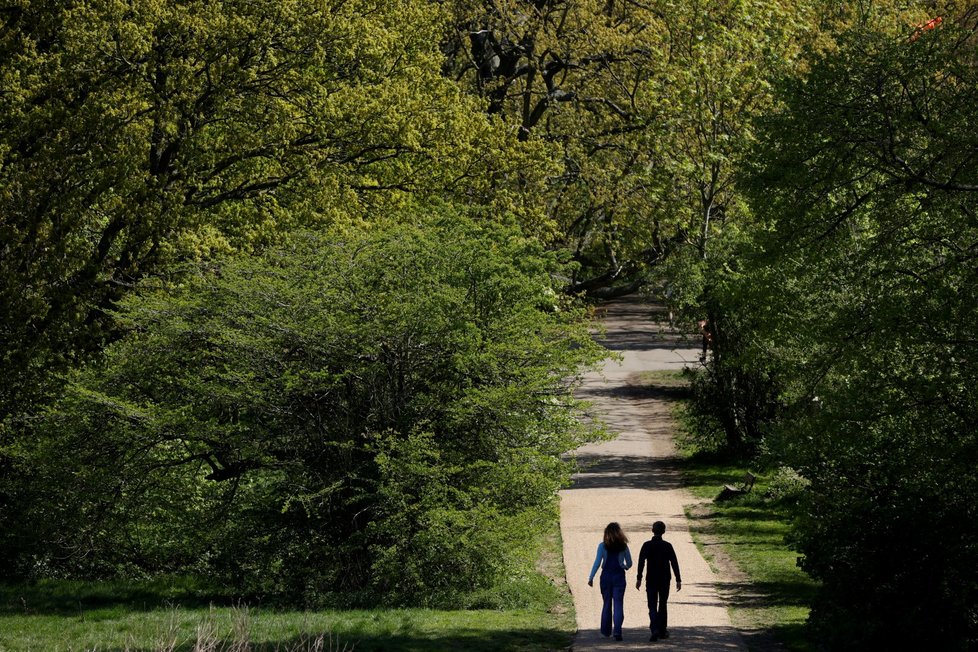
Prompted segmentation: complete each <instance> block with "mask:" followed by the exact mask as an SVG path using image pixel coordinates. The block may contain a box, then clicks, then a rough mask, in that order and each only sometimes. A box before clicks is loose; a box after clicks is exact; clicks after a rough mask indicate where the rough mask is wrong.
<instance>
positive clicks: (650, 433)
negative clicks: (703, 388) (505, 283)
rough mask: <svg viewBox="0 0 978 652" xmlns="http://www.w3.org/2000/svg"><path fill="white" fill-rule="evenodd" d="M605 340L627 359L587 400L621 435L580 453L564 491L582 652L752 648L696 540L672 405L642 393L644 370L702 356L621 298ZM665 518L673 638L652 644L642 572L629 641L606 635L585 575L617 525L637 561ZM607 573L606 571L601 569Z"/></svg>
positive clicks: (564, 528) (590, 389)
mask: <svg viewBox="0 0 978 652" xmlns="http://www.w3.org/2000/svg"><path fill="white" fill-rule="evenodd" d="M603 312H604V315H603V318H602V321H603V323H604V325H605V327H606V328H607V333H606V334H605V336H604V337H603V339H602V343H603V344H605V346H607V347H608V348H610V349H613V350H616V351H618V352H619V353H621V354H622V355H623V356H624V360H623V361H622V362H621V363H618V362H613V361H610V362H608V363H606V365H605V367H604V370H603V373H592V374H588V375H587V376H585V379H584V384H583V386H582V387H581V389H580V391H579V393H578V394H579V396H580V397H581V398H584V399H587V400H589V401H592V402H593V411H594V413H595V414H596V415H598V416H600V418H602V419H603V420H604V421H605V422H606V423H607V425H608V427H609V428H611V429H612V430H613V431H615V432H617V433H619V434H618V437H617V438H616V439H615V440H613V441H610V442H604V443H600V444H589V445H587V446H583V447H582V448H580V449H578V450H577V451H576V452H575V456H576V457H577V459H578V460H579V461H580V462H582V463H583V465H584V467H585V468H584V469H583V472H582V473H579V474H577V475H575V476H574V483H573V486H572V487H571V488H570V489H567V490H564V491H562V492H561V493H560V530H561V535H562V537H563V540H564V564H565V566H566V568H567V582H568V584H569V585H570V589H571V593H572V594H573V596H574V607H575V609H576V611H577V629H578V632H577V635H576V637H575V639H574V646H573V649H574V650H575V652H581V651H583V650H606V649H615V650H628V649H649V648H650V646H654V648H655V649H659V650H671V649H675V650H683V651H684V652H697V651H703V652H707V651H710V652H712V651H714V650H746V647H745V646H744V643H743V640H742V639H741V637H740V634H739V633H738V632H737V630H735V629H734V628H733V626H732V625H731V624H730V618H729V617H728V615H727V611H726V607H725V605H724V604H723V603H722V602H721V601H720V598H719V597H718V595H717V592H716V590H715V589H714V584H715V582H716V578H715V577H714V575H713V573H712V571H711V570H710V567H709V565H708V564H707V563H706V561H705V560H704V559H703V557H702V556H701V555H700V553H699V551H698V550H697V549H696V546H695V545H694V544H693V541H692V539H691V537H690V534H689V527H688V523H687V520H686V517H685V515H684V512H683V506H684V505H687V504H689V503H693V502H696V499H695V498H693V497H692V496H691V495H690V494H689V493H688V492H687V491H685V490H684V489H683V488H682V482H681V478H680V475H679V467H678V460H677V457H676V450H675V446H674V444H673V441H672V428H673V425H672V420H671V416H670V406H669V404H668V402H667V400H666V399H664V398H662V397H657V396H656V395H655V393H654V391H651V390H648V389H646V388H644V387H643V386H642V384H641V382H640V380H639V373H640V372H642V371H649V370H659V369H674V370H681V369H682V368H683V367H684V366H686V365H687V364H689V365H693V364H696V363H697V358H698V355H699V350H698V349H697V348H696V347H695V346H690V345H689V344H688V343H680V342H679V341H678V338H677V337H676V336H671V335H660V333H659V326H658V325H657V324H654V323H653V322H652V321H651V307H650V306H648V305H643V304H640V303H637V302H634V301H618V302H614V303H611V304H608V305H607V306H606V307H605V308H604V309H603ZM656 520H661V521H665V523H666V527H667V531H666V535H665V538H666V540H668V541H670V542H672V544H673V546H675V548H676V555H677V557H678V558H679V566H680V570H681V571H682V576H683V589H682V591H681V592H680V593H676V590H675V584H673V587H672V593H671V595H670V597H669V631H670V633H671V635H672V637H671V638H670V639H668V640H660V641H659V642H657V643H654V644H652V643H649V630H648V626H649V623H648V607H647V605H646V600H645V588H644V586H643V588H642V590H641V591H637V590H636V589H635V578H636V575H635V569H634V568H632V570H630V571H628V574H627V577H628V589H627V592H626V593H625V609H624V611H625V626H624V630H623V637H624V641H622V642H621V643H617V642H615V641H614V640H613V639H605V638H603V637H602V636H601V635H600V633H599V631H598V626H599V617H600V613H601V594H600V591H599V590H598V582H597V577H595V582H594V587H593V588H591V587H588V585H587V575H588V571H589V570H590V568H591V564H592V562H593V561H594V553H595V548H596V547H597V545H598V542H599V541H601V535H602V532H603V531H604V526H605V525H607V524H608V522H609V521H618V522H619V523H621V526H622V528H624V530H625V533H626V534H627V535H628V537H629V539H630V544H629V547H630V548H631V551H632V555H633V559H634V561H635V562H636V563H637V562H638V551H639V549H640V547H641V544H642V542H643V541H645V540H646V539H648V538H649V537H651V531H650V526H651V524H652V522H653V521H656ZM599 572H600V571H599Z"/></svg>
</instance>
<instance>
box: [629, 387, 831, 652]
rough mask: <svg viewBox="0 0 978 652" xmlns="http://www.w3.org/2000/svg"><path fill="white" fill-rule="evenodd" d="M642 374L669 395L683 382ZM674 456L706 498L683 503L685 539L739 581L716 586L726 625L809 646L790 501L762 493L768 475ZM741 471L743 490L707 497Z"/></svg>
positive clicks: (750, 636) (760, 638) (707, 458)
mask: <svg viewBox="0 0 978 652" xmlns="http://www.w3.org/2000/svg"><path fill="white" fill-rule="evenodd" d="M644 380H645V381H646V382H647V383H649V385H650V386H652V387H653V388H655V389H657V390H660V391H662V392H669V393H670V394H676V392H677V391H678V390H677V388H681V387H682V386H683V384H684V383H686V382H687V381H686V379H685V378H683V377H682V376H681V375H680V374H679V373H678V372H654V373H651V374H648V375H646V376H645V378H644ZM681 448H682V447H681ZM682 455H683V458H684V462H683V475H684V479H685V482H686V484H687V486H688V488H689V490H690V491H691V492H692V493H693V494H694V495H695V496H696V497H698V498H702V499H704V500H705V501H706V502H704V503H703V504H702V505H698V506H694V507H691V508H690V509H688V510H687V516H688V517H689V521H690V530H691V533H692V535H693V540H694V541H695V542H696V544H697V546H698V547H699V549H700V551H701V552H702V553H703V556H704V557H705V558H706V559H707V561H708V562H709V563H710V564H711V566H713V568H714V570H716V571H717V572H718V574H719V575H720V576H721V577H722V576H725V575H726V576H729V575H736V576H738V579H740V578H743V579H745V580H746V582H743V581H734V582H727V583H724V582H721V584H720V586H719V587H718V588H719V590H720V591H721V593H722V594H723V596H724V597H725V598H726V599H727V600H728V604H729V605H730V616H731V620H732V621H733V624H734V626H735V627H737V628H738V629H739V630H741V631H742V632H744V633H745V634H746V636H745V638H746V639H747V642H748V646H749V647H751V648H752V649H762V648H766V647H768V643H769V639H770V637H773V638H774V639H775V640H777V641H778V642H780V643H781V645H783V646H784V648H785V649H787V650H791V651H797V652H807V651H809V650H812V649H813V648H814V646H813V645H812V644H811V643H810V642H809V641H808V639H807V635H806V631H805V621H806V619H807V618H808V605H809V604H810V603H811V599H812V596H813V594H814V591H815V588H816V586H815V583H814V582H813V581H812V580H811V578H809V577H808V575H806V574H805V573H804V572H803V571H802V570H801V569H800V568H798V565H797V561H798V553H797V552H795V551H793V550H792V549H791V548H790V547H789V545H788V544H787V543H786V541H785V537H786V536H787V535H788V533H789V531H790V523H791V503H790V501H785V500H774V499H771V498H766V497H765V495H766V494H767V493H768V489H769V488H770V481H771V479H772V475H773V474H771V473H765V472H761V471H758V470H757V469H753V468H751V469H748V468H745V466H744V465H743V464H742V463H735V462H729V461H724V460H723V459H719V458H717V457H716V456H711V455H706V454H697V453H694V452H692V451H690V450H685V451H683V452H682ZM747 470H750V471H752V472H753V473H754V475H755V476H756V477H757V481H756V484H755V485H754V488H753V490H752V491H751V492H750V493H749V494H747V495H744V496H740V497H736V498H733V499H731V500H727V501H723V502H719V503H717V502H714V499H715V498H716V497H717V495H718V494H719V493H720V489H721V488H722V487H723V485H725V484H730V485H734V486H737V485H740V483H741V479H742V478H743V476H744V472H745V471H747ZM714 550H715V551H716V552H713V551H714ZM731 566H732V568H731Z"/></svg>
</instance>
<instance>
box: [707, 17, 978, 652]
mask: <svg viewBox="0 0 978 652" xmlns="http://www.w3.org/2000/svg"><path fill="white" fill-rule="evenodd" d="M835 37H836V47H834V48H832V49H827V50H826V51H825V52H824V53H823V54H821V55H820V56H817V57H816V58H815V60H814V61H813V64H812V68H811V71H810V73H809V74H807V75H806V76H805V78H804V79H803V80H797V81H794V82H789V83H786V85H785V91H784V98H785V102H786V108H785V111H783V112H782V113H780V114H778V115H776V116H773V117H772V118H771V119H770V120H769V121H767V124H766V126H765V128H764V134H763V135H764V138H763V147H761V148H760V149H759V150H758V157H759V158H758V162H759V163H760V167H759V170H758V173H757V175H756V176H755V177H754V180H755V187H754V192H753V197H752V199H753V201H752V206H753V208H754V210H756V211H757V215H758V217H759V218H761V219H763V222H762V224H763V228H761V229H758V230H757V231H756V232H755V233H754V234H753V235H754V238H755V239H754V242H753V246H752V247H751V248H750V253H748V254H747V255H746V256H745V257H744V258H742V259H741V260H740V261H738V262H737V263H736V264H734V265H733V266H732V268H731V270H730V271H729V273H728V274H727V275H726V277H725V279H724V285H723V287H724V288H725V289H727V290H729V292H728V293H727V294H726V295H725V296H724V297H723V299H725V300H726V301H728V308H729V310H728V312H732V313H734V314H740V315H741V316H744V315H746V316H744V317H743V318H741V319H739V320H737V321H736V322H735V323H736V325H738V326H740V327H741V328H742V329H743V330H742V331H741V332H739V333H737V336H738V338H739V340H740V342H741V343H742V346H741V349H740V356H739V358H738V359H737V361H736V362H737V364H738V365H739V366H740V368H741V369H742V370H745V371H754V372H756V371H759V370H766V371H767V372H768V373H769V377H770V378H772V379H774V380H775V381H776V382H777V391H776V392H775V393H774V394H773V396H774V398H775V399H776V400H777V401H778V402H779V407H778V409H779V411H780V412H779V415H778V418H777V419H776V420H774V422H773V423H769V424H768V425H769V428H768V430H767V433H768V435H769V438H768V440H767V442H766V448H767V450H768V451H770V452H772V453H774V454H775V455H778V456H780V458H781V459H782V460H786V461H788V462H789V463H791V464H794V465H796V466H797V467H798V468H799V469H800V470H801V471H802V473H803V474H804V475H805V476H807V477H808V478H809V479H810V480H811V487H810V491H809V493H808V496H807V499H806V501H805V503H804V508H803V512H802V514H801V518H800V520H799V523H798V527H797V531H796V542H797V544H798V546H799V549H800V550H801V552H802V553H803V554H804V558H803V562H802V563H803V566H804V568H805V569H806V570H807V571H809V572H810V573H811V574H812V576H813V577H815V578H816V579H817V580H819V582H820V583H821V588H820V591H819V596H818V599H817V601H816V604H815V605H814V609H813V612H812V622H813V623H814V624H815V625H816V626H817V631H818V634H819V636H820V640H823V641H824V642H825V643H826V645H828V646H830V647H831V648H833V649H866V648H868V647H874V646H884V647H893V648H904V647H907V646H920V647H924V646H928V647H934V646H936V647H940V648H941V649H949V650H951V649H955V650H957V649H960V650H964V649H971V648H972V647H973V646H974V645H975V643H976V641H978V627H976V623H978V618H976V615H978V614H976V611H975V604H978V600H976V595H978V576H976V574H975V568H976V566H975V564H974V558H975V555H976V553H978V550H976V546H975V541H976V540H978V531H976V529H975V524H976V523H978V519H976V518H975V505H976V504H978V500H976V498H978V474H976V467H975V464H974V460H975V459H978V439H976V435H975V433H976V432H978V423H976V419H975V413H976V406H978V394H976V391H975V388H976V387H978V366H976V364H975V361H976V359H978V332H976V329H975V324H976V323H978V295H976V292H975V288H976V287H978V272H976V270H978V266H976V264H975V263H976V260H978V222H976V219H975V216H976V215H978V140H976V137H975V134H976V133H978V131H976V129H975V120H974V106H975V105H976V102H978V96H976V89H978V83H976V80H978V65H976V64H978V59H976V57H975V46H976V39H978V11H976V10H975V9H974V8H973V7H969V6H968V4H967V3H962V4H961V5H960V6H957V5H955V4H953V3H949V4H948V5H947V6H945V7H944V8H943V10H942V12H941V13H940V14H938V15H935V14H934V13H931V12H930V11H926V10H922V9H921V8H914V9H912V10H909V11H907V10H902V11H900V10H892V9H888V8H886V7H880V6H875V7H873V8H871V9H870V10H868V11H866V12H864V13H862V14H860V15H858V16H857V17H856V20H855V21H854V24H853V26H852V28H851V29H848V30H846V31H845V32H843V33H839V34H836V35H835ZM732 389H733V391H739V389H740V388H737V387H734V388H732ZM768 398H769V399H770V396H769V397H768Z"/></svg>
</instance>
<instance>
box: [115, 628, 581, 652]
mask: <svg viewBox="0 0 978 652" xmlns="http://www.w3.org/2000/svg"><path fill="white" fill-rule="evenodd" d="M321 641H322V642H321V644H320V646H319V647H317V637H316V636H315V635H313V636H308V635H307V636H294V637H291V638H286V639H282V640H278V641H265V642H257V641H253V642H251V644H250V647H249V648H248V649H249V650H251V651H253V652H292V651H295V652H306V651H312V650H324V651H326V652H329V651H333V652H342V651H344V650H349V651H352V650H356V652H392V651H394V650H397V651H399V652H442V651H445V652H447V651H449V650H467V651H471V652H493V651H497V650H514V651H515V650H520V651H525V652H536V651H539V652H544V651H546V650H561V649H569V647H570V644H571V636H570V634H568V633H567V632H562V631H560V630H557V629H535V630H509V631H493V632H486V631H484V630H465V629H462V630H456V631H454V632H452V633H451V634H447V635H438V634H432V635H431V636H423V635H417V634H404V635H399V634H390V635H376V634H365V635H362V636H358V635H356V634H342V633H340V634H335V635H333V636H332V638H330V637H328V636H323V638H322V639H321ZM156 649H157V648H153V647H143V648H139V647H126V648H116V649H114V650H111V652H124V650H125V651H127V652H155V651H156ZM173 649H174V650H175V651H184V650H185V651H190V650H193V649H194V643H193V641H188V642H186V644H185V645H180V646H178V647H176V648H173ZM207 649H212V650H215V652H218V651H220V650H229V649H235V648H233V647H232V642H226V643H223V644H222V643H216V644H215V645H213V646H212V647H208V648H207ZM106 650H107V652H109V651H110V649H108V648H107V649H106Z"/></svg>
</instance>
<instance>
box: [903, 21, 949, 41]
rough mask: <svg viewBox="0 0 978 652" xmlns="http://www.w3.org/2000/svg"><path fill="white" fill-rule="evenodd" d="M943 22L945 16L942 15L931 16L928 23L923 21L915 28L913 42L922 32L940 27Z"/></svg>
mask: <svg viewBox="0 0 978 652" xmlns="http://www.w3.org/2000/svg"><path fill="white" fill-rule="evenodd" d="M943 22H944V18H943V17H941V16H937V17H936V18H931V19H930V20H928V21H927V22H926V23H921V24H919V25H917V29H915V30H914V32H913V36H911V37H910V41H911V42H913V41H916V40H917V39H919V38H920V35H921V34H923V33H924V32H929V31H930V30H932V29H936V28H938V27H940V26H941V23H943Z"/></svg>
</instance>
